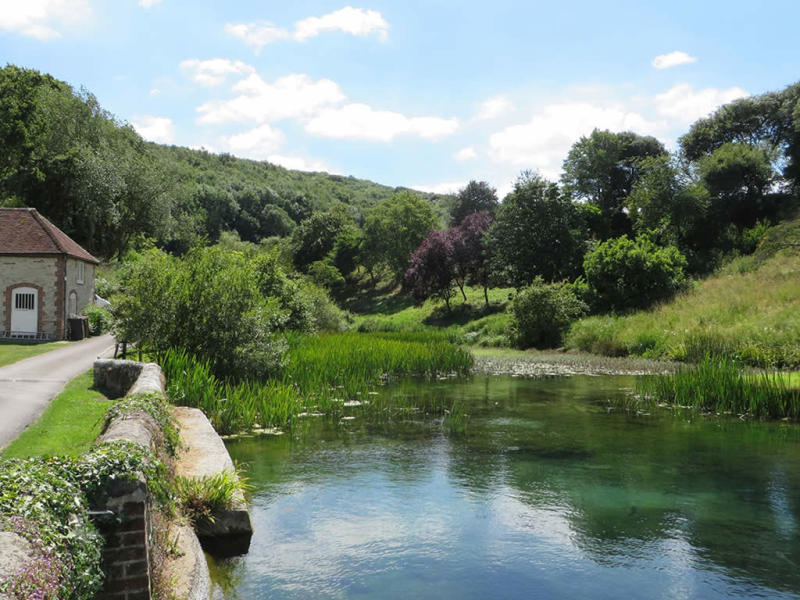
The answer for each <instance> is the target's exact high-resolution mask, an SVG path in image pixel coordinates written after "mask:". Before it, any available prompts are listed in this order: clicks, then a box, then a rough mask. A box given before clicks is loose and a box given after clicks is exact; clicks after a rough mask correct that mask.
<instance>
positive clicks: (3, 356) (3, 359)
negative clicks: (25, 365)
mask: <svg viewBox="0 0 800 600" xmlns="http://www.w3.org/2000/svg"><path fill="white" fill-rule="evenodd" d="M66 343H67V342H45V343H38V342H36V343H34V342H27V343H25V342H22V343H20V342H8V341H2V342H0V367H3V366H5V365H10V364H11V363H15V362H17V361H20V360H23V359H25V358H30V357H31V356H36V355H37V354H44V353H45V352H50V350H55V349H56V348H61V347H62V346H64V345H65V344H66Z"/></svg>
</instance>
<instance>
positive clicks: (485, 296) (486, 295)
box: [483, 286, 489, 310]
mask: <svg viewBox="0 0 800 600" xmlns="http://www.w3.org/2000/svg"><path fill="white" fill-rule="evenodd" d="M483 299H484V300H485V301H486V310H489V288H488V287H487V286H483Z"/></svg>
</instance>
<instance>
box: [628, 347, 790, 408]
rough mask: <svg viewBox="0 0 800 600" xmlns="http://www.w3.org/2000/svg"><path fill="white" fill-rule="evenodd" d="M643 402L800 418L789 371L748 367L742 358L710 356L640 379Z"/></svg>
mask: <svg viewBox="0 0 800 600" xmlns="http://www.w3.org/2000/svg"><path fill="white" fill-rule="evenodd" d="M636 389H637V392H638V394H639V396H640V402H644V403H650V404H652V403H658V404H666V405H670V406H673V407H683V408H691V409H696V410H701V411H704V412H713V413H720V414H722V413H730V414H737V415H747V416H751V417H757V418H758V417H766V418H787V417H788V418H790V419H793V420H797V419H799V418H800V388H798V387H792V386H791V385H790V379H789V378H788V377H786V373H783V372H781V371H775V370H764V371H759V372H754V371H745V370H743V369H742V366H741V364H740V363H739V362H737V361H735V360H732V359H730V358H725V357H721V358H720V357H711V356H707V357H706V358H705V359H703V360H702V361H701V362H700V363H699V364H697V365H696V366H694V367H688V368H683V369H680V370H679V371H677V372H675V373H672V374H667V375H647V376H644V377H642V378H640V379H639V380H638V381H637V386H636Z"/></svg>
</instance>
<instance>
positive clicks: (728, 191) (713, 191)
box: [698, 142, 777, 229]
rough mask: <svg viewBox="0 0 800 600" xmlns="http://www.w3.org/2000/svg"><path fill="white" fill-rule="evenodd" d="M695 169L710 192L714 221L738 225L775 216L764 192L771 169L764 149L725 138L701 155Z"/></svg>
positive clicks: (770, 201) (774, 207)
mask: <svg viewBox="0 0 800 600" xmlns="http://www.w3.org/2000/svg"><path fill="white" fill-rule="evenodd" d="M698 170H699V173H700V179H701V181H702V182H703V184H704V185H705V186H706V188H707V189H708V192H709V194H710V195H711V217H712V219H716V222H717V223H732V224H734V225H735V226H737V227H739V228H740V229H741V228H744V227H752V226H753V225H755V223H756V221H758V220H759V219H761V218H772V217H774V216H775V213H776V212H777V206H776V205H775V202H774V201H772V199H771V198H769V197H768V196H767V194H766V192H767V190H768V188H769V187H770V185H771V184H772V182H773V181H774V173H773V170H772V166H771V164H770V159H769V157H768V154H767V152H766V151H765V150H764V149H762V148H758V147H754V146H750V145H748V144H741V143H735V142H727V143H725V144H723V145H721V146H720V147H719V148H717V149H716V150H714V151H713V152H712V153H711V154H710V155H708V156H704V157H702V158H701V159H700V161H699V163H698Z"/></svg>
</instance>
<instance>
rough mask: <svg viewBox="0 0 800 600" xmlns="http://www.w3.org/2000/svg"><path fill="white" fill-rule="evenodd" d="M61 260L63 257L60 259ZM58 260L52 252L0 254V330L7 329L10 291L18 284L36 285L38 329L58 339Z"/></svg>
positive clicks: (59, 333) (9, 312)
mask: <svg viewBox="0 0 800 600" xmlns="http://www.w3.org/2000/svg"><path fill="white" fill-rule="evenodd" d="M62 260H63V259H62ZM58 262H59V258H58V257H55V256H2V257H0V330H2V331H9V330H10V329H11V291H12V289H13V288H15V287H19V286H20V284H27V285H24V286H22V287H34V288H39V290H40V291H39V324H38V327H39V331H40V332H43V333H46V334H47V335H49V336H50V337H51V338H54V339H60V337H61V334H62V333H63V323H62V324H61V325H62V329H61V331H59V321H60V320H61V319H60V318H59V317H60V311H59V310H58V304H57V301H58V296H59V290H58V287H59V286H57V285H56V283H57V281H58Z"/></svg>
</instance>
